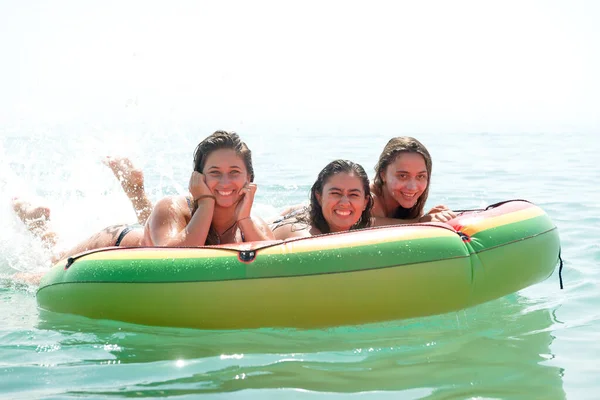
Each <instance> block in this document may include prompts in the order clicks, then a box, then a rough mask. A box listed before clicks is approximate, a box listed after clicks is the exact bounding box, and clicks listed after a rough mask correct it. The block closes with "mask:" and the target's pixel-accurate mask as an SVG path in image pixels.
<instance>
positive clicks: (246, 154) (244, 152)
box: [194, 131, 254, 182]
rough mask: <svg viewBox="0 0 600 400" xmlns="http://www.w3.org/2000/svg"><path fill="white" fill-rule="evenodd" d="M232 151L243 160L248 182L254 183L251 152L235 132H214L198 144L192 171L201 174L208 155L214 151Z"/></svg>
mask: <svg viewBox="0 0 600 400" xmlns="http://www.w3.org/2000/svg"><path fill="white" fill-rule="evenodd" d="M221 149H232V150H235V152H236V153H237V154H238V155H239V156H240V157H241V158H242V160H244V164H245V165H246V170H248V177H249V179H250V182H253V181H254V167H253V166H252V152H251V151H250V149H249V148H248V146H246V143H244V142H242V139H240V137H239V135H238V134H237V133H235V132H227V131H215V132H214V133H213V134H212V135H210V136H208V137H207V138H206V139H204V140H203V141H201V142H200V144H198V146H197V147H196V150H195V151H194V171H197V172H200V173H202V170H203V169H204V164H205V163H206V159H207V158H208V156H209V154H210V153H212V152H213V151H215V150H221Z"/></svg>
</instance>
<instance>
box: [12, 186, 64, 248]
mask: <svg viewBox="0 0 600 400" xmlns="http://www.w3.org/2000/svg"><path fill="white" fill-rule="evenodd" d="M12 206H13V210H14V211H15V214H17V216H18V217H19V218H20V219H21V221H23V223H24V224H25V226H26V227H27V229H29V231H30V232H31V233H33V234H34V235H36V236H38V237H39V238H40V239H42V242H43V243H44V244H45V245H46V246H48V248H53V247H54V246H55V245H56V242H57V240H58V238H57V235H56V233H55V232H53V231H52V229H50V209H49V208H48V207H45V206H34V205H32V204H31V203H30V202H28V201H27V200H23V199H20V198H18V197H15V198H13V201H12Z"/></svg>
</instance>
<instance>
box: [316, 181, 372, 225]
mask: <svg viewBox="0 0 600 400" xmlns="http://www.w3.org/2000/svg"><path fill="white" fill-rule="evenodd" d="M316 197H317V200H318V202H319V205H320V206H321V209H322V211H323V216H324V217H325V221H326V222H327V224H328V225H329V228H330V231H331V232H343V231H347V230H350V228H352V226H354V225H355V224H356V223H357V222H358V220H359V219H360V217H361V214H362V212H363V211H364V210H365V208H366V207H367V204H368V198H367V195H366V194H365V191H364V185H363V182H362V180H361V178H359V177H358V176H356V175H354V174H352V173H348V172H339V173H337V174H335V175H332V176H331V177H330V178H329V179H328V180H327V181H326V182H325V184H324V185H323V192H322V193H316Z"/></svg>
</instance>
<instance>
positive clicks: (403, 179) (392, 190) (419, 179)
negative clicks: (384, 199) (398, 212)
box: [381, 152, 429, 208]
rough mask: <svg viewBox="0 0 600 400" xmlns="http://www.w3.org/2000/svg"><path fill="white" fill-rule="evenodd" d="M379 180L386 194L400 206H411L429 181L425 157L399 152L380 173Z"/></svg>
mask: <svg viewBox="0 0 600 400" xmlns="http://www.w3.org/2000/svg"><path fill="white" fill-rule="evenodd" d="M381 180H382V181H383V182H384V185H383V191H385V192H387V195H388V196H391V197H392V198H393V199H394V200H395V201H397V202H398V204H400V205H401V206H402V207H404V208H412V207H413V206H414V205H415V204H416V203H417V200H419V197H420V196H421V195H422V194H423V192H425V190H426V189H427V185H428V183H429V176H428V174H427V166H426V164H425V159H424V158H423V156H422V155H420V154H418V153H409V152H403V153H400V154H399V155H398V156H397V157H396V159H395V160H394V161H393V162H391V163H390V164H389V165H388V166H387V167H386V169H385V170H384V171H383V172H382V173H381Z"/></svg>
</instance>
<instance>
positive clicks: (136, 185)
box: [102, 156, 152, 225]
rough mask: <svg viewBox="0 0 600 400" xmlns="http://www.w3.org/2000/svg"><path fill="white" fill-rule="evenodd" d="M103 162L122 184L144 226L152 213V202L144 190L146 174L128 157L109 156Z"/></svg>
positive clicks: (139, 220)
mask: <svg viewBox="0 0 600 400" xmlns="http://www.w3.org/2000/svg"><path fill="white" fill-rule="evenodd" d="M102 162H103V163H104V164H105V165H106V166H108V167H109V168H110V169H111V170H112V172H113V174H114V175H115V177H116V178H117V179H118V180H119V182H120V183H121V187H122V188H123V191H124V192H125V194H126V195H127V197H128V198H129V201H131V205H132V206H133V209H134V210H135V214H136V215H137V217H138V222H139V223H140V224H142V225H144V224H145V223H146V220H147V219H148V217H149V216H150V213H151V212H152V202H150V200H149V199H148V196H147V195H146V191H145V189H144V173H143V172H142V170H141V169H138V168H136V167H135V166H134V165H133V164H132V162H131V160H130V159H129V158H127V157H111V156H107V157H106V158H105V159H104V160H102Z"/></svg>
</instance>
